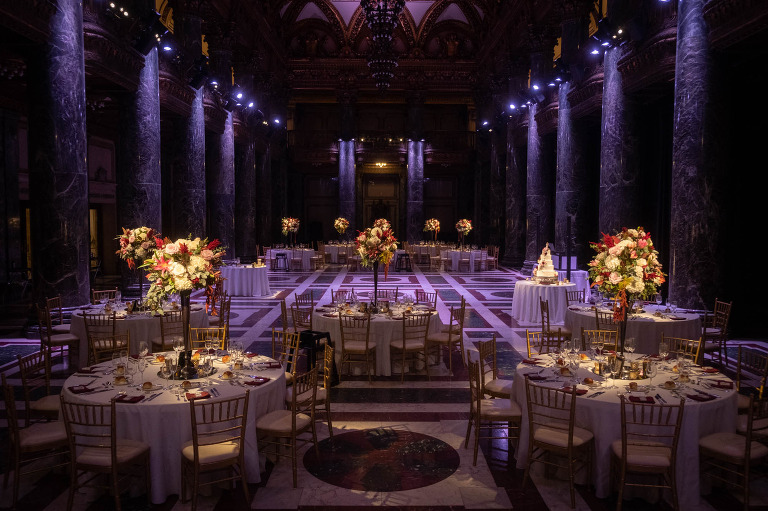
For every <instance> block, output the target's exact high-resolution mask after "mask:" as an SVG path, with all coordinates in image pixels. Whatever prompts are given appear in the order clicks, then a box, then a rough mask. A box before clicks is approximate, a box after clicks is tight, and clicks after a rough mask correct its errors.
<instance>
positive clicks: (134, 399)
mask: <svg viewBox="0 0 768 511" xmlns="http://www.w3.org/2000/svg"><path fill="white" fill-rule="evenodd" d="M143 400H144V396H129V395H128V394H121V395H119V396H117V397H116V398H115V401H116V402H118V403H139V402H141V401H143Z"/></svg>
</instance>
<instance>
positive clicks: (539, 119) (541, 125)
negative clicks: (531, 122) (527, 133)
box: [536, 101, 559, 135]
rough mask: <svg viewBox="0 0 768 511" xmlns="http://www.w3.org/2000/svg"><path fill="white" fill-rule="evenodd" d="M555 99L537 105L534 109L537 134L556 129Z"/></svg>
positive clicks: (556, 106)
mask: <svg viewBox="0 0 768 511" xmlns="http://www.w3.org/2000/svg"><path fill="white" fill-rule="evenodd" d="M558 110H559V109H558V103H557V101H550V102H549V103H546V104H541V105H539V108H538V109H537V110H536V127H537V128H538V129H539V135H544V134H546V133H552V132H555V131H557V112H558Z"/></svg>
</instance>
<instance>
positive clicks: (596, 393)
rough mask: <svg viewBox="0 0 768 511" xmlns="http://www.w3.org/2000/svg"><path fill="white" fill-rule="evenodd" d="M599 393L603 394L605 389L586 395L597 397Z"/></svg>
mask: <svg viewBox="0 0 768 511" xmlns="http://www.w3.org/2000/svg"><path fill="white" fill-rule="evenodd" d="M600 394H605V391H604V390H601V391H600V392H595V393H594V394H592V395H590V396H587V397H597V396H599V395H600Z"/></svg>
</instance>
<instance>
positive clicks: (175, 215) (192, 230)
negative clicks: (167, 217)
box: [171, 88, 206, 238]
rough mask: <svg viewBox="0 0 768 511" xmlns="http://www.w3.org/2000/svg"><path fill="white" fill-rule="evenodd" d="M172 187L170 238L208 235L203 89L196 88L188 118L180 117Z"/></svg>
mask: <svg viewBox="0 0 768 511" xmlns="http://www.w3.org/2000/svg"><path fill="white" fill-rule="evenodd" d="M178 124H179V125H178V129H177V133H178V134H179V141H178V144H177V154H176V158H175V160H174V167H173V188H172V190H171V193H172V199H171V208H172V216H171V218H172V223H173V225H172V227H171V237H173V238H180V237H186V236H188V235H189V234H191V235H192V237H196V236H200V237H203V236H205V235H206V230H205V219H206V197H205V193H206V192H205V113H204V111H203V89H202V88H200V89H198V90H197V91H195V99H194V100H193V102H192V109H191V112H190V115H189V117H187V118H180V119H179V121H178Z"/></svg>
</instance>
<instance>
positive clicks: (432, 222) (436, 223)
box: [424, 218, 440, 241]
mask: <svg viewBox="0 0 768 511" xmlns="http://www.w3.org/2000/svg"><path fill="white" fill-rule="evenodd" d="M424 232H431V233H433V235H434V237H433V240H434V241H437V233H438V232H440V220H438V219H437V218H430V219H429V220H427V221H426V222H424Z"/></svg>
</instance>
